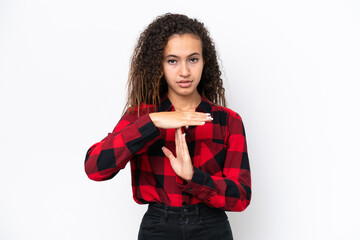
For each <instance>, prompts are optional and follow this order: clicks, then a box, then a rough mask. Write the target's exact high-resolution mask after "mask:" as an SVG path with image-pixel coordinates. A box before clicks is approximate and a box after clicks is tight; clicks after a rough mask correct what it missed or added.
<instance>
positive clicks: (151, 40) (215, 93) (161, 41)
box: [124, 13, 226, 113]
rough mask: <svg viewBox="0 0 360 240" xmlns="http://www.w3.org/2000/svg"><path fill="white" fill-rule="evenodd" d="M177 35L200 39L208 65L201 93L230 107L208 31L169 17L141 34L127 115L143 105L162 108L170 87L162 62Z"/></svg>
mask: <svg viewBox="0 0 360 240" xmlns="http://www.w3.org/2000/svg"><path fill="white" fill-rule="evenodd" d="M174 34H179V35H183V34H192V35H194V36H197V37H199V38H200V40H201V42H202V53H203V58H204V61H205V65H204V68H203V72H202V76H201V80H200V83H199V85H198V86H197V90H198V92H199V94H200V95H202V96H205V97H206V98H207V99H208V100H210V101H211V102H213V103H214V104H218V105H222V106H224V107H226V100H225V89H224V88H223V81H222V79H221V77H220V76H221V71H220V68H219V64H218V57H217V54H216V50H215V44H214V43H213V41H212V39H211V37H210V35H209V32H208V30H207V29H206V27H205V26H204V24H203V23H201V22H199V21H198V20H197V19H191V18H189V17H187V16H185V15H181V14H172V13H166V14H164V15H161V16H158V17H157V18H156V19H155V20H154V21H153V22H152V23H151V24H150V25H149V26H148V27H147V28H146V29H145V30H144V31H143V32H142V33H141V34H140V37H139V39H138V42H137V45H136V47H135V50H134V53H133V55H132V58H131V67H130V71H129V78H128V83H127V88H128V94H127V102H126V105H125V108H124V111H125V110H126V109H128V108H130V109H133V110H135V109H137V112H138V113H139V111H140V108H141V106H140V105H141V104H150V105H155V106H156V105H158V104H159V102H160V99H161V97H162V96H163V95H164V94H165V93H166V92H167V90H168V87H167V83H166V81H165V78H164V74H163V68H162V62H163V57H164V56H163V55H164V49H165V46H166V44H167V42H168V40H169V38H170V37H171V36H172V35H174Z"/></svg>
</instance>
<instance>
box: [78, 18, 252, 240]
mask: <svg viewBox="0 0 360 240" xmlns="http://www.w3.org/2000/svg"><path fill="white" fill-rule="evenodd" d="M220 76H221V72H220V70H219V65H218V61H217V54H216V51H215V47H214V43H213V42H212V40H211V38H210V36H209V33H208V31H207V29H206V28H205V27H204V24H203V23H200V22H199V21H197V20H196V19H190V18H188V17H187V16H184V15H179V14H169V13H168V14H165V15H163V16H160V17H158V18H156V19H155V20H154V21H153V22H152V23H151V24H150V25H149V26H148V27H147V28H146V29H145V31H144V32H143V33H142V34H141V35H140V38H139V40H138V44H137V46H136V48H135V51H134V54H133V56H132V61H131V69H130V73H129V80H128V99H127V104H126V106H125V110H126V111H125V114H124V115H123V116H122V118H121V120H120V121H119V123H118V124H117V125H116V127H115V128H114V130H113V132H112V133H109V134H108V136H107V137H105V138H104V139H103V140H102V141H101V142H98V143H96V144H94V145H93V146H91V147H90V149H89V150H88V152H87V154H86V160H85V171H86V173H87V175H88V177H89V178H90V179H92V180H95V181H102V180H107V179H110V178H112V177H114V176H115V175H116V174H117V173H118V172H119V170H120V169H123V168H124V167H125V165H126V164H127V163H128V162H130V164H131V175H132V189H133V197H134V200H135V201H136V202H137V203H139V204H149V207H148V211H147V212H146V213H145V215H144V217H143V220H142V223H141V226H140V231H139V239H146V240H149V239H166V240H169V239H172V240H173V239H201V240H204V239H221V240H226V239H232V232H231V228H230V225H229V222H228V220H227V216H226V214H225V212H224V211H243V210H244V209H245V208H246V207H247V206H248V205H249V203H250V198H251V178H250V168H249V160H248V155H247V147H246V140H245V132H244V127H243V124H242V120H241V118H240V116H239V115H238V114H237V113H236V112H234V111H232V110H230V109H228V108H226V107H225V96H224V88H223V85H222V79H221V77H220Z"/></svg>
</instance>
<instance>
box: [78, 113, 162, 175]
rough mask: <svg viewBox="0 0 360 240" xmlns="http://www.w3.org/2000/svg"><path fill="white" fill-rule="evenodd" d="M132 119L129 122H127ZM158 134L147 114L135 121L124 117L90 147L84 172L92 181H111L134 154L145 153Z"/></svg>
mask: <svg viewBox="0 0 360 240" xmlns="http://www.w3.org/2000/svg"><path fill="white" fill-rule="evenodd" d="M130 120H131V119H130ZM158 135H159V131H158V129H157V128H156V127H155V126H154V124H153V123H152V121H151V119H150V118H149V116H148V115H144V116H142V117H140V118H138V119H137V120H135V121H134V122H131V121H129V119H127V118H125V119H122V120H120V122H119V123H118V124H117V126H116V127H115V129H114V131H113V132H112V133H109V134H108V136H107V137H106V138H104V139H103V140H102V141H101V142H98V143H96V144H94V145H93V146H91V147H90V149H89V150H88V152H87V154H86V157H85V172H86V174H87V175H88V177H89V178H90V179H92V180H95V181H102V180H107V179H110V178H112V177H113V176H115V175H116V173H117V172H118V171H119V170H120V169H123V168H124V167H125V165H126V164H127V163H128V162H129V160H130V159H131V158H132V156H133V155H134V154H139V153H141V152H143V151H145V150H146V149H145V148H146V146H148V143H149V142H150V141H154V139H155V138H156V137H157V136H158Z"/></svg>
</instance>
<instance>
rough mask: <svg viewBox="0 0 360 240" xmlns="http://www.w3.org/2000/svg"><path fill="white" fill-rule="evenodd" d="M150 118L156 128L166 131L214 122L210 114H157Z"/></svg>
mask: <svg viewBox="0 0 360 240" xmlns="http://www.w3.org/2000/svg"><path fill="white" fill-rule="evenodd" d="M149 116H150V118H151V120H152V121H153V123H154V125H155V126H156V127H158V128H165V129H169V128H180V127H183V126H196V125H204V124H205V122H211V121H212V120H213V118H212V117H211V115H210V113H203V112H177V111H175V112H155V113H150V114H149Z"/></svg>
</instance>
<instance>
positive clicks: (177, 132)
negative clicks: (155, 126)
mask: <svg viewBox="0 0 360 240" xmlns="http://www.w3.org/2000/svg"><path fill="white" fill-rule="evenodd" d="M180 137H181V128H176V129H175V149H176V156H177V157H178V156H179V155H180V144H181V143H180Z"/></svg>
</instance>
